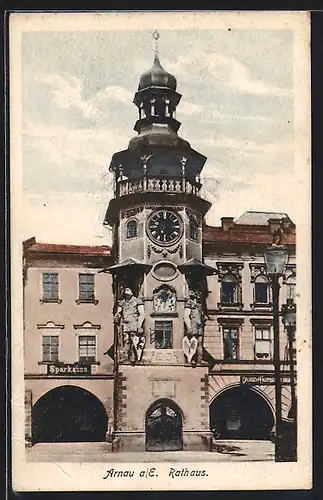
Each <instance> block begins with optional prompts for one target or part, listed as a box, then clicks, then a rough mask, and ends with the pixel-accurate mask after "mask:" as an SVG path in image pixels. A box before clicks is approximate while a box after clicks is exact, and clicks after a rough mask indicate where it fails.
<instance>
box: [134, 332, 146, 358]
mask: <svg viewBox="0 0 323 500" xmlns="http://www.w3.org/2000/svg"><path fill="white" fill-rule="evenodd" d="M145 343H146V339H145V337H143V336H142V337H139V336H138V335H134V336H133V338H132V344H133V348H134V350H135V352H136V356H137V361H140V360H141V357H142V353H143V350H144V347H145Z"/></svg>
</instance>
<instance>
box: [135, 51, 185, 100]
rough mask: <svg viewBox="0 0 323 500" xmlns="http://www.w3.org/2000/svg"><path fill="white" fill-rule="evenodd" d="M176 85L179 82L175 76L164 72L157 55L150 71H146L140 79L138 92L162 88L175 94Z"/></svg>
mask: <svg viewBox="0 0 323 500" xmlns="http://www.w3.org/2000/svg"><path fill="white" fill-rule="evenodd" d="M176 85H177V82H176V78H175V76H173V75H171V74H170V73H168V72H167V71H165V70H164V68H163V67H162V65H161V63H160V60H159V57H158V55H157V54H155V59H154V62H153V65H152V67H151V68H150V70H149V71H146V72H145V73H143V74H142V75H141V77H140V81H139V85H138V91H139V90H144V89H146V88H148V87H160V88H165V89H169V90H172V91H173V92H175V90H176Z"/></svg>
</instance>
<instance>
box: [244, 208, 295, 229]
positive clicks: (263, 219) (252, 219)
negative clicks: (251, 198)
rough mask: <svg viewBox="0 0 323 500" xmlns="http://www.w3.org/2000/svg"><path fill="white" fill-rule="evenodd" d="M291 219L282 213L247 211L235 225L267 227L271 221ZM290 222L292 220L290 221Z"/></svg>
mask: <svg viewBox="0 0 323 500" xmlns="http://www.w3.org/2000/svg"><path fill="white" fill-rule="evenodd" d="M283 218H287V219H289V217H288V215H287V214H284V213H281V212H253V211H247V212H245V213H244V214H242V215H241V216H240V217H238V219H236V220H235V221H234V223H235V224H239V225H240V224H246V225H248V226H251V225H252V226H253V225H255V226H265V225H266V224H267V223H268V220H269V219H283ZM289 220H290V219H289Z"/></svg>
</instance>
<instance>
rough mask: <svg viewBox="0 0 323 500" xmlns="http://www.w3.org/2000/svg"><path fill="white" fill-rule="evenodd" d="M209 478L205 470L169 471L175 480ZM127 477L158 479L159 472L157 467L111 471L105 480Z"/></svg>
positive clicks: (172, 468)
mask: <svg viewBox="0 0 323 500" xmlns="http://www.w3.org/2000/svg"><path fill="white" fill-rule="evenodd" d="M189 476H190V477H207V476H208V473H207V471H206V470H205V469H188V468H187V467H184V468H181V469H175V468H174V467H170V468H169V469H168V477H170V478H173V479H175V478H176V477H189ZM126 477H129V478H131V477H140V478H151V477H158V471H157V469H156V467H150V468H147V469H142V470H141V471H134V470H128V469H126V470H118V469H109V470H107V471H106V473H105V475H104V477H103V479H113V478H126Z"/></svg>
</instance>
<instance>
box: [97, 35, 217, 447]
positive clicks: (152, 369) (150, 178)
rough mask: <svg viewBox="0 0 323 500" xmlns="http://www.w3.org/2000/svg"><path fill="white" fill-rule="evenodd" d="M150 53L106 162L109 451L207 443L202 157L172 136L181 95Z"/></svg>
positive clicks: (205, 205)
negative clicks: (126, 129) (134, 112)
mask: <svg viewBox="0 0 323 500" xmlns="http://www.w3.org/2000/svg"><path fill="white" fill-rule="evenodd" d="M153 36H154V38H155V44H156V46H155V58H154V61H153V65H152V67H151V69H150V70H149V71H147V72H146V73H144V74H143V75H142V76H141V78H140V81H139V85H138V90H137V92H136V93H135V96H134V100H133V102H134V104H135V105H136V106H137V108H138V114H139V116H138V120H137V122H136V124H135V126H134V130H135V131H136V132H137V135H136V136H135V137H133V138H132V139H131V140H130V142H129V145H128V148H127V149H125V150H123V151H119V152H117V153H115V154H114V155H113V157H112V160H111V164H110V171H111V172H112V173H113V177H114V198H113V199H112V200H111V201H110V203H109V205H108V208H107V212H106V217H105V222H106V223H107V224H109V225H110V226H111V227H112V231H113V245H112V247H113V256H114V261H115V264H114V265H112V266H111V267H110V268H109V269H107V270H106V271H108V272H110V273H111V274H112V276H113V293H114V296H115V326H114V328H115V341H114V355H113V357H114V361H115V418H114V428H113V431H112V435H111V439H112V444H113V449H114V450H115V451H119V450H120V451H144V450H146V451H164V450H168V451H171V450H209V449H210V443H211V431H210V428H209V406H208V364H207V362H206V361H205V350H204V347H203V334H204V326H205V322H206V314H205V311H206V308H205V301H206V296H207V286H206V276H207V275H208V274H213V273H214V272H215V271H214V270H213V268H211V267H209V266H207V265H206V264H204V262H203V258H202V221H203V218H204V216H205V214H206V213H207V211H208V210H209V209H210V206H211V204H210V203H209V202H208V201H206V200H205V199H203V198H202V197H201V196H200V191H201V182H200V174H201V171H202V168H203V166H204V164H205V162H206V157H205V156H203V155H202V154H200V153H198V152H197V151H195V150H194V149H193V148H191V146H190V144H189V143H188V142H187V141H186V140H184V139H182V138H181V137H180V136H179V135H178V133H177V132H178V130H179V128H180V123H179V122H178V121H177V120H176V108H177V105H178V104H179V102H180V99H181V95H180V94H179V93H178V92H177V90H176V89H177V82H176V79H175V77H174V76H173V75H171V74H170V73H168V72H167V71H165V70H164V68H163V67H162V65H161V63H160V60H159V55H158V50H157V40H158V38H159V35H158V33H157V32H155V33H154V35H153Z"/></svg>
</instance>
